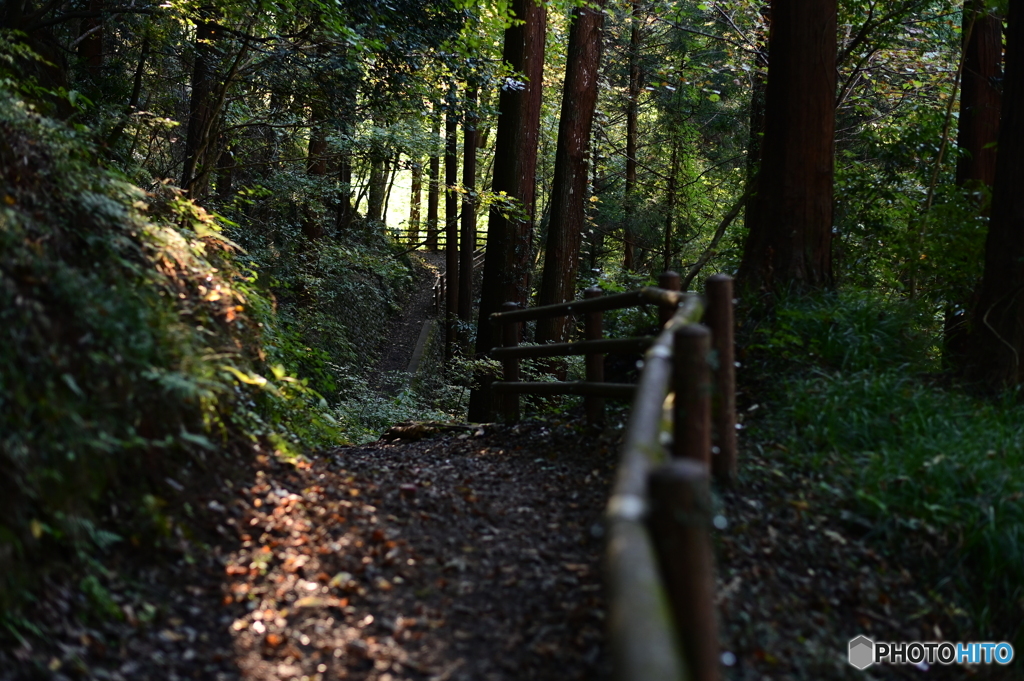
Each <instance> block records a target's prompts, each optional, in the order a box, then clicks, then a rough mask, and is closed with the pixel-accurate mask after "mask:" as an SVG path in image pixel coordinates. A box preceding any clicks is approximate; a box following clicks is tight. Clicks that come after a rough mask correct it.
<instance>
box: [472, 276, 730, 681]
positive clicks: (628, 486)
mask: <svg viewBox="0 0 1024 681" xmlns="http://www.w3.org/2000/svg"><path fill="white" fill-rule="evenodd" d="M678 281H679V278H678V275H674V274H673V273H666V274H664V275H662V278H661V280H660V281H659V284H661V286H660V287H657V288H655V287H650V288H645V289H641V290H639V291H632V292H628V293H621V294H616V295H610V296H603V295H602V294H601V292H600V291H595V290H593V289H591V290H590V291H588V292H587V298H586V299H585V300H582V301H572V302H569V303H563V304H561V305H549V306H544V307H539V308H533V309H527V310H518V309H511V306H510V307H509V309H508V310H506V311H504V312H501V313H496V314H495V315H492V318H493V319H494V320H495V321H496V322H497V323H499V324H501V325H502V327H503V334H502V338H503V341H504V342H503V346H504V347H502V348H498V349H495V350H493V351H492V353H491V355H492V356H493V357H496V358H500V359H502V361H503V363H504V376H503V378H504V380H503V381H501V382H495V383H494V384H492V390H494V391H495V393H496V394H498V395H501V396H502V397H503V399H502V401H501V405H500V406H501V410H502V413H503V414H504V416H505V418H507V419H515V418H518V395H520V394H522V393H533V394H566V393H570V394H582V395H584V396H585V400H586V410H587V415H588V418H590V419H592V420H595V419H599V418H600V415H601V411H602V410H603V403H602V402H601V400H602V399H603V398H605V397H624V396H630V395H631V396H632V398H633V409H632V412H631V414H630V418H629V424H628V426H627V429H626V436H625V440H624V442H623V445H622V449H621V453H620V458H619V466H618V472H617V477H616V482H615V485H614V488H613V490H612V495H611V498H610V500H609V503H608V509H607V516H606V517H607V523H608V533H609V534H608V549H607V556H606V560H607V570H606V579H607V586H608V593H609V616H608V631H609V642H610V646H611V652H612V659H613V668H614V673H613V676H614V678H615V679H616V681H669V680H671V681H679V680H683V679H687V680H692V681H717V679H718V678H719V659H718V654H719V651H718V626H717V620H716V616H715V598H714V593H715V582H714V566H713V560H712V552H711V538H710V534H709V527H710V524H711V518H710V490H709V484H710V478H711V475H712V474H714V476H715V478H716V480H718V481H719V482H720V483H721V484H724V485H728V484H731V483H732V482H733V480H734V479H735V475H736V428H735V423H736V417H735V364H734V358H733V332H732V327H733V313H732V279H731V278H730V277H728V276H725V275H716V276H714V277H711V278H710V279H709V281H708V286H707V290H706V303H705V300H703V299H701V298H700V297H699V296H697V295H695V294H687V293H680V292H679V291H678V290H675V289H678ZM673 284H674V286H673ZM645 302H647V303H655V304H657V305H658V306H659V308H660V312H661V317H662V321H663V324H664V326H663V330H662V331H661V333H660V334H659V335H658V336H657V337H656V338H642V339H615V340H606V339H602V338H601V335H602V334H601V313H602V312H603V311H604V310H612V309H617V308H621V307H628V306H630V305H638V304H642V303H645ZM566 314H586V315H587V318H586V324H585V329H586V333H585V335H586V339H585V340H583V341H578V342H576V343H563V344H551V345H540V346H537V345H533V346H520V345H519V329H520V326H521V324H522V322H524V321H527V320H531V319H541V318H545V317H552V316H555V315H566ZM702 317H703V321H704V322H705V323H706V324H707V326H704V325H701V324H698V323H697V322H698V321H699V320H701V319H702ZM708 327H710V329H709V328H708ZM639 347H646V348H647V352H646V355H645V357H644V365H643V371H642V372H641V374H640V378H639V382H638V383H637V384H636V385H635V386H623V385H617V384H609V383H605V382H603V380H602V377H601V376H600V373H599V372H600V367H601V361H602V353H604V352H621V351H624V350H633V349H636V348H639ZM568 354H585V355H586V356H587V380H586V381H582V382H568V383H530V382H521V381H519V380H518V379H519V376H518V362H519V360H520V359H522V358H525V357H542V356H558V355H568ZM505 398H511V399H505ZM668 423H670V424H671V425H670V427H666V424H668Z"/></svg>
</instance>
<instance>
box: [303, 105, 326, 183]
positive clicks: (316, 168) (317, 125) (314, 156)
mask: <svg viewBox="0 0 1024 681" xmlns="http://www.w3.org/2000/svg"><path fill="white" fill-rule="evenodd" d="M324 123H325V121H324V115H323V111H322V110H321V109H320V107H319V106H314V107H313V110H312V112H311V113H310V130H309V147H308V150H307V155H306V173H307V174H309V175H315V176H323V175H326V174H327V157H326V156H324V153H325V152H326V151H327V131H326V130H325V129H324Z"/></svg>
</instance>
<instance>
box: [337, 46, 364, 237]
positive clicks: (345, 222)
mask: <svg viewBox="0 0 1024 681" xmlns="http://www.w3.org/2000/svg"><path fill="white" fill-rule="evenodd" d="M342 55H343V56H344V55H346V52H344V51H342ZM358 96H359V79H358V78H354V79H353V81H352V82H351V83H350V84H348V85H347V86H346V87H345V90H344V92H343V93H342V97H341V108H342V110H341V116H340V117H339V118H340V124H339V129H338V132H339V133H340V135H341V139H342V147H341V152H340V155H339V158H338V185H339V188H338V214H337V216H338V219H337V228H338V231H340V232H345V231H347V230H348V228H349V226H350V225H351V224H352V220H353V218H354V217H355V207H354V206H353V205H352V148H351V143H352V138H353V137H354V136H355V132H354V131H355V127H354V125H353V122H354V121H355V119H356V102H357V98H358Z"/></svg>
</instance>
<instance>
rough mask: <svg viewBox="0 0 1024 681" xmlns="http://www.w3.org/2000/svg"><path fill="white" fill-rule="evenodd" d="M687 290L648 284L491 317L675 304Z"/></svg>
mask: <svg viewBox="0 0 1024 681" xmlns="http://www.w3.org/2000/svg"><path fill="white" fill-rule="evenodd" d="M687 295H688V294H686V293H680V292H679V291H672V290H668V289H663V288H658V287H655V286H647V287H644V288H642V289H638V290H636V291H627V292H625V293H613V294H612V295H610V296H605V295H601V296H600V297H594V298H589V299H586V300H570V301H569V302H566V303H556V304H554V305H543V306H541V307H529V308H526V309H523V310H513V311H508V312H494V313H492V314H491V319H492V320H494V321H495V322H497V323H506V322H529V321H533V320H536V319H550V318H551V317H564V316H566V315H570V314H581V313H584V312H607V311H608V310H621V309H622V308H626V307H633V306H635V305H645V304H655V305H667V306H670V307H675V306H676V305H678V304H679V302H680V301H682V300H683V299H684V298H686V296H687Z"/></svg>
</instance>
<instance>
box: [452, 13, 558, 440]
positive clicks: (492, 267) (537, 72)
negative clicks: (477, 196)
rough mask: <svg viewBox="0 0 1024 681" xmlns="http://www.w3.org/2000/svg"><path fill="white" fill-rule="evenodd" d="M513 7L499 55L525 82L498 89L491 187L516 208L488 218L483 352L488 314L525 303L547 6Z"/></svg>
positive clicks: (477, 411)
mask: <svg viewBox="0 0 1024 681" xmlns="http://www.w3.org/2000/svg"><path fill="white" fill-rule="evenodd" d="M512 11H513V12H514V13H515V15H516V17H518V18H520V19H522V20H523V23H522V24H519V25H516V26H511V27H509V28H507V29H506V30H505V46H504V51H503V55H502V56H503V58H504V60H505V62H507V63H508V65H509V66H510V67H511V69H512V70H513V71H514V72H516V73H521V74H523V77H524V78H525V81H526V82H524V83H522V87H505V88H503V89H502V91H501V96H500V98H499V100H498V111H499V117H498V132H497V136H496V141H495V149H494V183H493V190H494V192H495V193H498V192H502V191H503V192H505V193H506V194H507V195H508V196H509V197H510V198H512V199H514V200H517V201H518V202H519V204H520V212H519V213H518V214H516V215H513V214H509V215H508V216H506V215H502V213H501V212H500V211H499V210H497V209H493V210H491V214H490V216H489V219H488V223H487V255H486V256H485V258H484V277H483V291H482V295H481V297H480V317H479V323H478V325H477V336H476V352H477V354H484V353H487V352H488V351H490V349H491V348H492V347H494V346H495V345H496V344H497V343H498V342H499V340H500V338H499V336H497V335H496V334H495V331H496V330H495V328H494V326H493V325H492V324H491V323H490V315H491V313H493V312H497V311H498V310H499V309H500V307H501V305H502V304H504V303H506V302H518V303H525V302H526V298H527V295H528V293H529V276H530V252H531V249H532V246H533V244H532V241H533V208H534V206H533V204H534V192H535V186H534V175H535V173H536V169H537V140H538V137H539V135H540V105H541V92H542V86H543V75H544V39H545V30H546V24H547V11H546V9H545V7H544V5H542V4H539V3H537V2H535V1H534V0H512ZM489 380H490V378H489V377H487V376H478V377H477V381H476V383H477V386H478V387H476V388H475V389H474V390H473V391H472V393H471V394H470V399H469V419H470V420H472V421H485V420H489V419H490V414H491V392H490V385H489V384H488V381H489Z"/></svg>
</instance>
